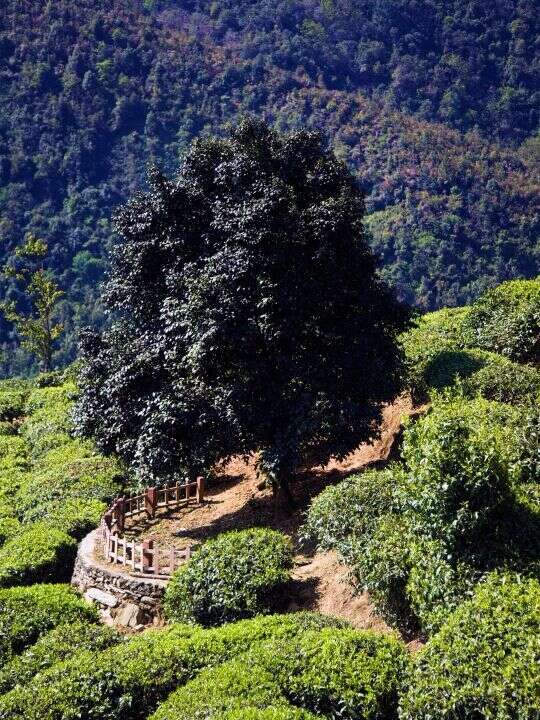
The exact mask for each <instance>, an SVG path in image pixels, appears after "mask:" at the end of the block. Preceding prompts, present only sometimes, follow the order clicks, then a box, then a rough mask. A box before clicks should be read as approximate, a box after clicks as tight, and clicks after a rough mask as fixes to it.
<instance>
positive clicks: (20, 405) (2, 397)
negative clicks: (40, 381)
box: [0, 389, 27, 420]
mask: <svg viewBox="0 0 540 720" xmlns="http://www.w3.org/2000/svg"><path fill="white" fill-rule="evenodd" d="M26 396H27V393H26V392H25V391H24V390H23V391H20V390H9V389H8V390H3V391H2V392H0V420H13V419H15V418H17V417H20V416H21V415H22V414H23V410H24V404H25V402H26Z"/></svg>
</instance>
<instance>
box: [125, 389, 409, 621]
mask: <svg viewBox="0 0 540 720" xmlns="http://www.w3.org/2000/svg"><path fill="white" fill-rule="evenodd" d="M416 412H418V410H416V409H414V408H413V407H412V404H411V401H410V399H409V398H407V397H403V398H400V399H399V400H397V401H396V402H395V403H394V404H392V405H390V406H388V407H387V408H386V409H385V411H384V417H383V424H382V428H381V437H380V439H379V440H378V441H376V442H375V443H374V444H373V445H367V444H365V445H360V446H359V447H358V448H357V450H355V451H354V452H353V453H351V455H349V456H348V457H347V458H346V459H345V460H344V461H342V462H337V461H332V462H330V463H329V464H328V465H327V466H326V467H324V468H315V469H311V470H309V471H307V472H305V473H303V474H302V475H301V476H300V477H299V478H298V480H297V481H296V482H295V483H294V485H293V493H294V497H295V501H296V503H297V510H296V511H295V512H294V513H291V512H289V511H288V510H286V509H284V508H281V509H280V508H276V504H275V502H274V499H273V497H272V493H271V491H270V490H269V489H267V488H264V487H262V486H261V482H260V478H259V477H257V474H256V471H255V465H254V460H253V459H252V460H250V461H249V462H245V461H243V460H242V459H235V460H233V461H231V462H230V463H229V464H228V465H227V466H226V467H225V468H223V472H222V473H221V474H220V475H219V477H218V479H217V482H215V483H214V484H213V486H212V487H211V488H209V490H208V492H207V496H206V501H205V503H204V505H202V506H198V507H194V508H190V509H187V510H185V509H184V510H180V511H177V512H172V513H170V514H169V515H167V516H161V517H160V518H157V519H156V520H155V521H154V522H153V523H152V524H151V525H145V526H142V527H140V528H133V530H134V532H135V534H136V535H137V536H138V537H139V538H145V539H153V540H154V541H156V542H159V543H166V544H169V545H171V544H172V545H174V546H176V547H178V548H183V547H186V545H188V544H194V543H200V542H203V541H204V540H206V539H208V538H210V537H213V536H215V535H217V534H218V533H221V532H224V531H226V530H231V529H242V528H248V527H254V526H266V527H272V528H275V529H277V530H281V531H282V532H284V533H286V534H288V535H290V536H291V538H292V539H293V542H294V544H295V547H296V549H297V554H296V556H295V567H294V571H293V583H292V586H291V588H290V594H288V595H287V598H284V599H283V600H284V602H283V609H284V610H297V609H309V610H316V611H319V612H321V613H325V614H329V615H335V616H338V617H343V618H345V619H347V620H349V621H350V622H351V623H352V624H353V625H354V626H355V627H361V628H374V629H378V630H387V631H390V629H389V628H388V627H387V626H386V624H385V623H384V621H383V620H381V618H379V617H378V616H377V615H376V613H375V612H374V610H373V607H372V605H371V603H370V601H369V597H368V595H367V593H361V594H357V593H355V591H354V588H353V586H352V585H351V583H350V580H349V577H348V575H349V573H348V569H347V568H346V567H345V566H343V565H341V564H340V563H339V561H338V558H337V556H336V554H335V553H315V552H311V553H310V552H307V553H306V550H305V548H300V547H299V544H298V529H299V527H300V525H301V524H302V522H303V519H304V513H305V510H306V508H307V506H308V505H309V502H310V500H311V498H313V497H314V496H315V495H317V494H318V493H319V492H320V491H321V490H322V489H323V488H324V487H326V486H327V485H329V484H332V483H335V482H338V481H339V480H340V479H342V478H343V477H346V476H347V475H350V474H352V473H354V472H356V471H359V470H362V469H365V468H366V467H368V466H372V465H375V466H376V465H378V464H381V463H384V462H385V461H386V460H387V459H388V458H389V456H390V455H391V453H392V451H393V449H395V445H396V441H397V439H398V438H399V436H400V431H401V426H402V419H403V417H404V416H406V415H412V414H415V413H416Z"/></svg>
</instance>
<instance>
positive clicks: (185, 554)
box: [101, 477, 204, 576]
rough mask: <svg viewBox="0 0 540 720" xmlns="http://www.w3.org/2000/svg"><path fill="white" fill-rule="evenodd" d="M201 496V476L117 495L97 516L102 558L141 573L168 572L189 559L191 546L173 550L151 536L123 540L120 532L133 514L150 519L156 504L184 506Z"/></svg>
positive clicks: (159, 506)
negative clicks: (135, 492) (99, 524)
mask: <svg viewBox="0 0 540 720" xmlns="http://www.w3.org/2000/svg"><path fill="white" fill-rule="evenodd" d="M203 500H204V478H202V477H199V478H197V480H196V481H195V482H191V483H185V484H181V483H176V484H175V485H168V486H166V487H163V488H156V487H151V488H146V490H145V491H144V492H143V493H140V494H139V495H130V496H128V497H120V498H117V499H116V500H115V501H114V503H113V504H112V505H111V507H110V508H109V509H108V510H107V512H106V513H105V514H104V515H103V518H102V520H101V538H102V548H103V554H104V556H105V559H106V560H107V561H108V562H111V563H116V564H120V565H125V566H127V567H130V568H131V569H132V570H133V571H136V572H140V573H143V574H145V575H154V576H156V575H171V574H172V573H173V572H174V571H175V570H176V569H177V568H178V567H179V566H180V565H182V563H184V562H186V560H189V558H190V557H191V554H192V552H193V547H192V546H189V547H187V548H185V549H184V550H176V549H175V548H171V547H163V546H161V545H159V544H155V543H154V542H153V540H144V541H143V542H136V541H135V540H127V539H126V538H124V537H122V536H121V534H122V533H123V532H124V530H125V528H126V520H128V519H129V518H136V517H137V516H144V517H145V519H148V520H151V519H153V518H155V516H156V512H157V510H158V509H160V508H165V509H169V508H171V509H172V508H177V507H187V506H188V505H190V504H200V503H202V502H203Z"/></svg>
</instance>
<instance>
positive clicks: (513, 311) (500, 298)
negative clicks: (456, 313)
mask: <svg viewBox="0 0 540 720" xmlns="http://www.w3.org/2000/svg"><path fill="white" fill-rule="evenodd" d="M462 333H463V337H464V339H465V340H466V342H467V343H468V344H469V345H471V346H474V347H478V348H481V349H483V350H491V351H493V352H498V353H500V354H501V355H505V356H506V357H508V358H510V359H511V360H515V361H517V362H529V363H532V364H535V365H538V364H539V363H540V340H539V338H540V278H537V279H535V280H513V281H510V282H506V283H502V285H499V286H498V287H496V288H494V289H493V290H489V291H488V292H487V293H485V294H484V295H482V297H480V298H479V299H478V300H477V301H476V302H475V303H474V304H473V305H472V306H471V307H470V310H469V312H468V313H467V315H466V316H465V317H464V320H463V324H462Z"/></svg>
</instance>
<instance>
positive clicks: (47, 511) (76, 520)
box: [42, 498, 107, 540]
mask: <svg viewBox="0 0 540 720" xmlns="http://www.w3.org/2000/svg"><path fill="white" fill-rule="evenodd" d="M106 509H107V504H106V503H104V502H102V501H101V500H96V499H77V498H67V499H66V500H65V501H64V502H57V503H52V504H51V505H50V506H48V507H47V508H44V509H43V515H42V521H43V522H44V523H46V524H48V525H50V526H51V527H54V528H56V529H57V530H61V531H62V532H64V533H66V534H67V535H71V536H72V537H74V538H75V539H76V540H81V539H82V538H83V537H84V536H85V535H86V534H87V533H89V532H90V531H91V530H93V529H94V528H96V527H97V526H98V525H99V523H100V520H101V517H102V515H103V513H104V512H105V510H106Z"/></svg>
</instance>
